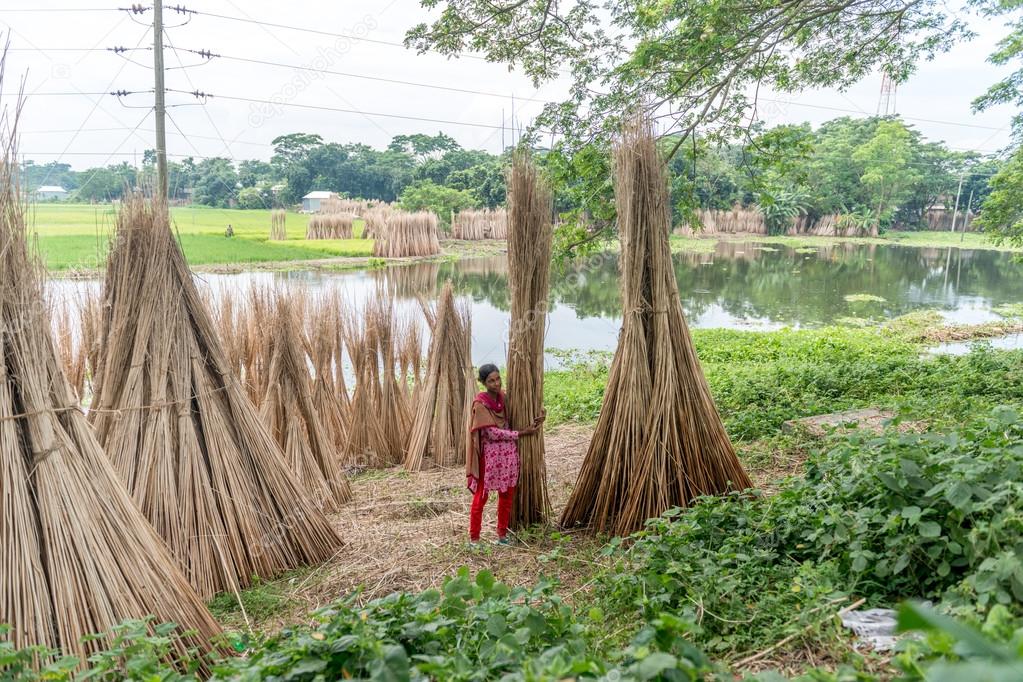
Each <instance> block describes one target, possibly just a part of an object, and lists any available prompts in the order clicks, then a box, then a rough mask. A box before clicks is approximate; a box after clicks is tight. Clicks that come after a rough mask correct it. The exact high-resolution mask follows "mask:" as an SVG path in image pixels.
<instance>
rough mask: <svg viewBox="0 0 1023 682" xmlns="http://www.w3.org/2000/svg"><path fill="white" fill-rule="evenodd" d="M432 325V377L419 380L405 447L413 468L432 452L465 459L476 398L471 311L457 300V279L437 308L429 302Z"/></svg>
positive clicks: (448, 459)
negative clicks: (467, 431) (471, 409)
mask: <svg viewBox="0 0 1023 682" xmlns="http://www.w3.org/2000/svg"><path fill="white" fill-rule="evenodd" d="M423 312H424V313H425V314H426V317H427V322H428V323H429V325H430V334H431V340H430V351H429V353H430V354H429V356H428V357H427V359H426V376H425V377H423V378H422V379H421V380H420V381H419V382H417V384H416V388H415V414H414V415H413V418H412V423H411V429H410V430H409V433H408V436H407V444H406V446H405V460H404V467H405V469H406V470H407V471H419V470H421V469H422V468H423V458H424V456H425V455H426V454H427V453H429V454H432V455H433V458H434V463H435V464H438V465H440V466H445V467H447V466H455V465H457V464H458V463H460V462H464V461H465V428H466V419H467V417H468V412H467V409H466V406H467V403H468V401H470V400H471V399H472V395H473V393H472V388H473V380H472V358H471V357H470V350H471V346H472V327H471V320H470V317H469V309H468V308H467V307H466V306H459V305H458V304H457V303H456V302H455V292H454V288H453V287H452V285H451V282H447V283H445V284H444V288H443V289H442V290H441V294H440V300H439V301H438V302H437V306H436V308H433V309H431V308H430V307H429V306H428V305H427V304H426V303H425V302H424V303H423Z"/></svg>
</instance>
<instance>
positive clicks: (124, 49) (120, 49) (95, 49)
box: [7, 45, 153, 54]
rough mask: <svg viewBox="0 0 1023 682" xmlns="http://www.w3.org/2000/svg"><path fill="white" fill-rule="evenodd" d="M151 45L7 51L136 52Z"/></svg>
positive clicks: (26, 48)
mask: <svg viewBox="0 0 1023 682" xmlns="http://www.w3.org/2000/svg"><path fill="white" fill-rule="evenodd" d="M152 49H153V48H152V47H122V46H120V45H117V46H114V47H9V48H7V51H8V52H42V53H44V54H45V53H47V52H114V53H118V52H137V51H140V50H152Z"/></svg>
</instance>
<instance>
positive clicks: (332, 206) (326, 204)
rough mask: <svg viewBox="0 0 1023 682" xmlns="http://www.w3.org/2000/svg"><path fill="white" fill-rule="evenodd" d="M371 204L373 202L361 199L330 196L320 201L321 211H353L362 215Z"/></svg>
mask: <svg viewBox="0 0 1023 682" xmlns="http://www.w3.org/2000/svg"><path fill="white" fill-rule="evenodd" d="M370 206H371V202H369V201H363V200H361V199H342V198H341V197H329V198H327V199H324V200H322V201H321V202H320V213H351V214H352V215H356V216H361V215H362V214H363V213H365V212H366V211H367V210H369V207H370Z"/></svg>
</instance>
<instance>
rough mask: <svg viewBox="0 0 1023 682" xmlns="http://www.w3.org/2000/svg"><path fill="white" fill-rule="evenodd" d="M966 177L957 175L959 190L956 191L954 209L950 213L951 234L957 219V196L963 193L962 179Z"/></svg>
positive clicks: (954, 229)
mask: <svg viewBox="0 0 1023 682" xmlns="http://www.w3.org/2000/svg"><path fill="white" fill-rule="evenodd" d="M964 177H966V174H965V173H962V174H960V175H959V189H957V190H956V207H955V210H954V211H952V232H955V231H956V218H957V217H959V195H961V194H962V193H963V178H964Z"/></svg>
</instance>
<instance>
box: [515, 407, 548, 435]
mask: <svg viewBox="0 0 1023 682" xmlns="http://www.w3.org/2000/svg"><path fill="white" fill-rule="evenodd" d="M545 419H547V411H546V410H540V416H539V417H537V418H536V419H534V420H533V423H532V424H531V425H529V426H527V427H526V428H524V429H520V430H519V435H520V436H532V435H534V434H535V433H537V432H539V431H540V427H541V426H543V422H544V420H545Z"/></svg>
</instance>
